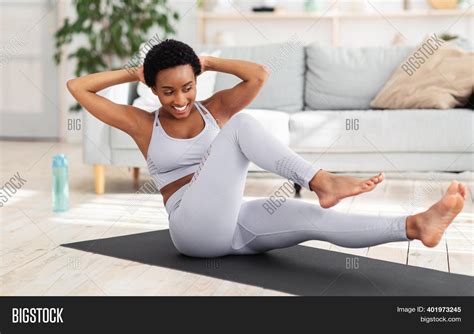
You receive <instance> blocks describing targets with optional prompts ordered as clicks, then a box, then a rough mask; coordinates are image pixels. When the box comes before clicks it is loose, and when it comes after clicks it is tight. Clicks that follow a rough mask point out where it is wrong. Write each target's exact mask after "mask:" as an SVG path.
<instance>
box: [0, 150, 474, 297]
mask: <svg viewBox="0 0 474 334" xmlns="http://www.w3.org/2000/svg"><path fill="white" fill-rule="evenodd" d="M0 149H1V175H2V178H1V182H2V183H1V184H0V186H3V185H4V183H5V182H6V181H7V180H9V179H10V177H12V176H14V175H15V174H16V173H19V174H20V175H21V177H23V178H24V179H26V180H27V182H26V183H25V184H24V186H23V187H22V188H21V189H20V190H19V191H18V192H17V193H16V194H14V196H13V197H12V198H10V199H9V200H8V202H7V203H6V204H5V205H4V206H3V207H1V208H0V215H1V224H0V225H1V239H0V242H1V247H0V252H1V264H0V294H1V295H260V296H263V295H285V294H284V293H281V292H278V291H272V290H266V289H263V288H260V287H255V286H249V285H244V284H238V283H234V282H230V281H226V280H221V279H215V278H212V277H207V276H201V275H197V274H193V273H187V272H181V271H177V270H171V269H167V268H161V267H156V266H150V265H146V264H141V263H136V262H132V261H127V260H121V259H117V258H112V257H107V256H102V255H97V254H92V253H86V252H81V251H77V250H73V249H69V248H64V247H61V246H59V245H60V244H62V243H68V242H75V241H81V240H89V239H98V238H105V237H112V236H119V235H127V234H133V233H140V232H146V231H154V230H159V229H166V228H168V223H167V215H166V212H165V210H164V207H163V204H162V201H161V195H159V194H154V195H151V196H150V195H144V196H149V197H147V198H146V199H145V201H144V203H143V204H141V205H140V206H133V200H131V198H132V197H131V196H133V193H134V191H136V190H135V189H134V188H133V185H132V181H131V180H132V171H131V170H129V169H128V168H127V167H109V168H107V171H106V173H107V185H106V194H105V195H102V196H96V195H95V194H94V193H93V180H92V168H91V167H90V166H87V165H84V164H83V162H82V148H81V145H78V144H58V143H52V142H51V143H48V142H43V143H36V142H5V141H3V142H0ZM57 153H66V154H67V156H68V159H69V163H70V167H69V173H70V174H69V175H70V203H71V208H70V210H69V211H67V212H65V213H53V212H52V209H51V167H50V165H51V157H52V156H53V155H54V154H57ZM351 175H354V176H358V177H364V176H367V174H359V175H356V174H351ZM386 175H387V179H386V181H384V182H383V183H382V184H381V185H379V186H378V187H377V188H376V189H375V190H374V191H372V192H371V193H366V194H362V195H360V196H357V197H353V198H349V199H345V200H343V201H342V202H341V203H339V204H338V205H337V206H335V207H334V209H335V210H340V211H343V212H350V213H370V214H374V215H381V214H394V215H395V214H410V213H416V212H420V211H423V210H424V209H426V208H427V207H429V206H430V205H431V204H432V203H433V202H434V201H436V200H438V199H439V198H440V197H441V195H442V193H443V192H444V190H445V189H446V188H447V186H448V184H449V183H450V181H451V180H452V179H457V180H459V181H462V182H464V183H465V184H466V185H467V186H468V188H469V195H468V198H467V201H466V204H465V207H464V210H463V212H462V213H461V214H460V215H459V216H458V218H457V219H456V221H455V222H454V223H453V224H452V225H451V226H450V227H449V229H448V231H447V233H446V234H445V237H444V238H443V240H442V241H441V242H440V244H439V245H438V246H437V247H435V248H434V249H429V248H426V247H424V246H423V245H422V244H421V243H420V242H418V241H413V242H398V243H390V244H385V245H380V246H376V247H369V248H363V249H347V248H341V247H337V246H335V245H332V244H329V243H327V242H322V241H308V242H305V243H303V244H304V245H307V246H311V247H318V248H323V249H328V250H331V251H335V252H345V253H349V254H355V255H359V256H366V257H370V258H374V259H382V260H386V261H392V262H397V263H401V264H405V265H410V266H419V267H425V268H431V269H435V270H440V271H445V272H451V273H460V274H465V275H471V276H474V270H473V262H474V261H473V254H474V249H473V242H474V228H473V227H474V222H473V220H474V215H473V212H472V205H473V204H472V194H473V187H474V186H473V185H474V183H473V175H472V173H469V172H466V173H462V174H451V173H445V174H439V173H403V174H400V173H387V174H386ZM148 180H149V178H148V177H147V174H146V172H143V173H142V174H141V182H140V183H141V184H143V183H144V182H146V181H148ZM283 182H284V180H283V179H281V178H279V177H265V178H249V179H248V182H247V187H246V190H245V196H246V197H248V198H251V197H265V196H268V195H270V194H271V193H272V192H273V191H275V190H276V189H277V188H278V187H280V186H281V185H282V183H283ZM302 195H303V198H302V199H301V200H305V201H311V202H314V203H317V201H316V199H315V196H314V195H313V194H312V193H310V192H308V191H306V190H303V193H302ZM133 198H134V197H133Z"/></svg>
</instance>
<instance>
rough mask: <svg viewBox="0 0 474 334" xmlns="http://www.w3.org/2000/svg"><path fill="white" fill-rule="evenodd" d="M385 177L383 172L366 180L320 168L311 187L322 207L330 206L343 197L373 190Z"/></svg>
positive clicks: (312, 180) (311, 182)
mask: <svg viewBox="0 0 474 334" xmlns="http://www.w3.org/2000/svg"><path fill="white" fill-rule="evenodd" d="M384 178H385V176H384V174H383V172H380V173H379V174H378V175H376V176H373V177H371V178H369V179H366V180H360V179H356V178H355V177H352V176H343V175H334V174H331V173H329V172H326V171H325V170H322V169H321V170H319V171H318V172H317V173H316V175H315V176H314V177H313V178H312V179H311V181H310V184H309V185H310V188H311V190H313V191H314V192H315V193H316V195H318V198H319V204H320V205H321V207H322V208H325V209H327V208H330V207H331V206H334V205H336V204H337V203H339V201H340V200H341V199H343V198H346V197H349V196H354V195H358V194H360V193H364V192H368V191H371V190H372V189H374V188H375V186H376V185H377V184H379V183H380V182H382V181H383V179H384Z"/></svg>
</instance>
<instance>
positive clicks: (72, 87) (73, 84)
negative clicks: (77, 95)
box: [66, 79, 77, 93]
mask: <svg viewBox="0 0 474 334" xmlns="http://www.w3.org/2000/svg"><path fill="white" fill-rule="evenodd" d="M66 87H67V89H68V91H69V92H71V93H72V92H74V91H76V90H77V80H76V79H69V80H68V81H67V82H66Z"/></svg>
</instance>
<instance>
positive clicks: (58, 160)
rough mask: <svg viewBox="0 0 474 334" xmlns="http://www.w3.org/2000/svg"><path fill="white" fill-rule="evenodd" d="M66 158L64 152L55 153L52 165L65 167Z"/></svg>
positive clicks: (66, 164)
mask: <svg viewBox="0 0 474 334" xmlns="http://www.w3.org/2000/svg"><path fill="white" fill-rule="evenodd" d="M67 166H68V163H67V158H66V155H64V154H57V155H55V156H54V157H53V167H67Z"/></svg>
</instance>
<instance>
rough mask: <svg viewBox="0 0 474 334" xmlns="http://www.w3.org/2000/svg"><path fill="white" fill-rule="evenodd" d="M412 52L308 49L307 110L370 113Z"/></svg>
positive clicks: (405, 48) (313, 46)
mask: <svg viewBox="0 0 474 334" xmlns="http://www.w3.org/2000/svg"><path fill="white" fill-rule="evenodd" d="M413 49H414V47H413V46H402V47H362V48H355V47H353V48H349V47H341V48H334V47H330V46H325V45H319V44H311V45H309V46H308V47H307V48H306V56H307V60H306V61H307V64H306V65H307V73H306V82H305V109H306V110H351V109H354V110H357V109H370V106H369V105H370V101H371V100H372V99H373V98H374V97H375V96H376V95H377V93H378V92H379V90H380V89H382V87H383V85H384V84H385V82H387V80H388V79H390V77H391V75H392V73H393V72H394V70H395V69H396V68H397V67H398V66H399V65H400V64H401V63H402V61H403V60H404V59H405V58H406V57H407V56H408V55H409V54H410V52H412V51H413Z"/></svg>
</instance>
